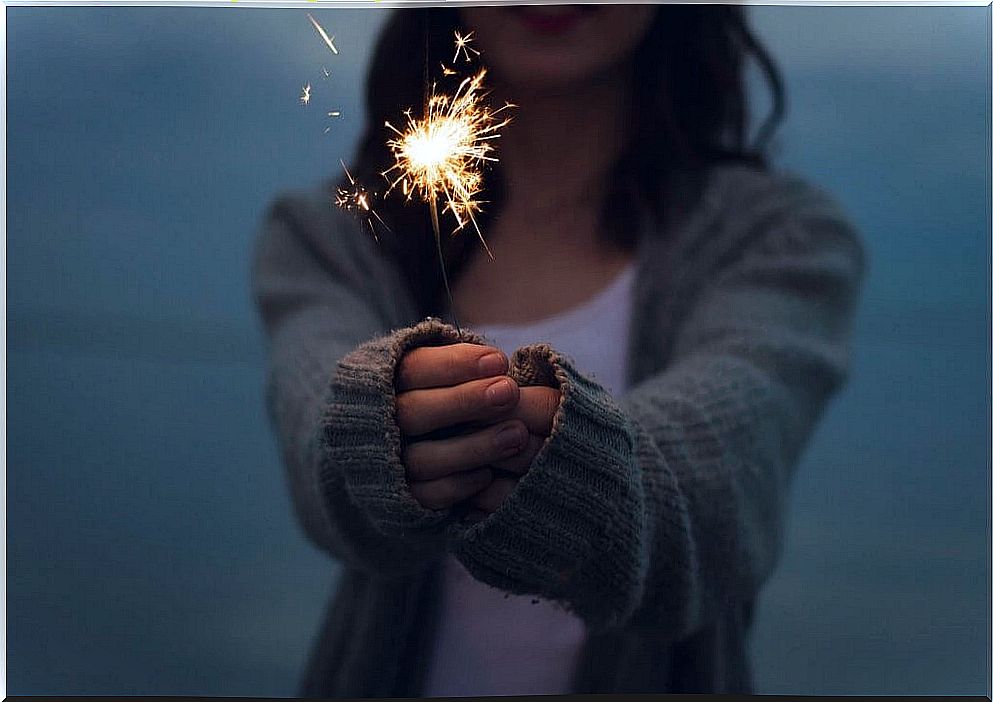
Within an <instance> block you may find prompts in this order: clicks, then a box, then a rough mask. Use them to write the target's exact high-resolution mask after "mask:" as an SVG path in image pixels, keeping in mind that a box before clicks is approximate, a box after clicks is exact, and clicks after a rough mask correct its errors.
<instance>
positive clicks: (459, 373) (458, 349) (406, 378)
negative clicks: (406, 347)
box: [396, 344, 508, 392]
mask: <svg viewBox="0 0 993 702" xmlns="http://www.w3.org/2000/svg"><path fill="white" fill-rule="evenodd" d="M507 368H508V364H507V357H506V356H505V355H504V354H503V352H502V351H500V350H499V349H496V348H493V347H492V346H483V345H481V344H449V345H447V346H422V347H419V348H416V349H412V350H410V351H408V352H407V353H406V354H404V356H403V358H402V359H401V360H400V364H399V366H398V367H397V377H396V385H397V392H405V391H407V390H420V389H424V388H438V387H448V386H452V385H459V384H461V383H466V382H468V381H470V380H476V379H478V378H488V377H492V376H496V375H504V374H505V373H506V372H507Z"/></svg>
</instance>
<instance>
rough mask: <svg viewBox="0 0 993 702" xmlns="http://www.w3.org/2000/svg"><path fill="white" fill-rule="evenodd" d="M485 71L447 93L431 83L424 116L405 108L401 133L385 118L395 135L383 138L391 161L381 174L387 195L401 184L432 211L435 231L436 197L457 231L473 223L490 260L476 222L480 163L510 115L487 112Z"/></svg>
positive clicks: (489, 158) (491, 158)
mask: <svg viewBox="0 0 993 702" xmlns="http://www.w3.org/2000/svg"><path fill="white" fill-rule="evenodd" d="M485 76H486V69H481V70H480V71H479V72H478V73H477V74H476V75H475V76H472V77H469V78H466V79H464V80H463V81H462V83H461V84H460V85H459V87H458V89H457V90H456V91H455V93H454V94H453V95H451V96H448V95H444V94H439V93H437V92H436V91H435V88H434V87H432V89H431V95H430V96H429V97H428V100H427V109H426V113H427V114H426V115H425V116H424V117H423V118H422V119H415V118H414V117H413V116H412V115H411V113H410V111H409V110H408V111H407V112H406V113H405V114H406V116H407V127H406V129H404V130H403V131H401V130H399V129H397V128H396V127H394V126H393V125H392V124H390V123H389V122H387V123H386V127H387V128H389V129H390V130H392V131H393V132H394V133H395V134H396V137H395V138H393V139H390V140H389V141H387V146H388V147H389V148H390V151H391V152H392V154H393V157H394V159H395V161H396V163H395V164H394V165H393V167H392V168H390V169H389V170H387V171H386V172H385V173H383V175H384V176H385V177H387V178H391V177H392V176H391V174H392V173H394V172H396V176H395V177H393V178H392V182H391V183H390V187H389V189H388V190H387V194H389V192H390V191H392V190H393V189H394V188H395V187H396V186H397V185H400V186H401V188H402V190H403V192H404V194H405V195H406V196H407V199H408V200H409V199H411V198H412V197H413V196H414V195H417V196H418V197H419V198H420V199H421V200H423V201H424V202H425V203H427V204H428V206H429V207H430V209H431V219H432V225H433V227H434V229H435V234H436V236H440V235H439V233H438V228H439V227H438V209H437V207H438V201H439V200H440V201H441V202H443V203H444V211H445V212H451V213H452V215H453V216H454V217H455V221H456V223H457V224H458V226H457V227H456V228H455V231H454V232H453V234H454V233H456V232H458V231H460V230H461V229H463V228H464V227H466V226H467V225H469V224H472V226H473V228H474V229H475V230H476V234H477V235H478V236H479V240H480V241H481V242H482V244H483V248H484V249H485V250H486V253H487V254H488V255H489V256H490V257H491V258H492V256H493V254H492V253H491V252H490V249H489V247H488V246H487V245H486V241H485V240H484V239H483V234H482V232H481V231H480V229H479V225H478V224H477V222H476V214H478V213H479V212H480V211H481V208H480V205H481V204H482V202H481V201H480V200H479V199H478V196H479V193H480V191H481V190H482V185H483V174H482V167H483V165H484V164H485V163H486V162H487V161H496V160H497V159H496V158H495V157H494V156H493V155H492V153H491V152H492V151H493V145H492V144H491V143H490V142H491V141H492V140H493V139H496V138H498V137H499V136H500V134H499V130H500V129H501V128H503V127H504V126H506V125H507V124H508V123H509V122H510V119H509V117H507V118H501V117H499V115H500V113H502V112H503V111H504V110H507V109H510V108H512V107H514V105H511V104H510V103H506V104H505V105H504V106H503V107H500V108H499V109H497V110H491V109H490V107H489V106H487V105H486V104H485V103H484V99H485V97H486V95H487V93H485V92H483V79H484V77H485Z"/></svg>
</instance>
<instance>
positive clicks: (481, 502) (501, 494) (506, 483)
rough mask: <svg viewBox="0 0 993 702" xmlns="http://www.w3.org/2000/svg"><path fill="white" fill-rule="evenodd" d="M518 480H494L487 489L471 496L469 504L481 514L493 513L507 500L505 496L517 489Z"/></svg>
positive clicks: (505, 478)
mask: <svg viewBox="0 0 993 702" xmlns="http://www.w3.org/2000/svg"><path fill="white" fill-rule="evenodd" d="M518 480H520V478H516V477H513V478H511V477H499V478H494V479H493V481H492V482H491V483H490V484H489V485H488V486H487V487H485V488H483V489H482V490H481V491H479V492H478V493H476V494H475V495H473V497H472V499H471V500H469V504H470V505H472V506H473V507H475V508H476V509H478V510H481V511H483V512H487V513H491V512H495V511H496V510H497V508H498V507H499V506H500V505H502V504H503V501H504V500H506V499H507V496H508V495H510V493H512V492H513V491H514V488H515V487H517V481H518Z"/></svg>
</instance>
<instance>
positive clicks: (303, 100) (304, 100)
mask: <svg viewBox="0 0 993 702" xmlns="http://www.w3.org/2000/svg"><path fill="white" fill-rule="evenodd" d="M300 104H301V105H309V104H310V83H307V85H305V86H303V93H301V94H300Z"/></svg>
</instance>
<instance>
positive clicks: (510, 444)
mask: <svg viewBox="0 0 993 702" xmlns="http://www.w3.org/2000/svg"><path fill="white" fill-rule="evenodd" d="M525 440H526V437H525V436H524V427H522V426H521V425H519V424H512V425H510V426H508V427H504V428H503V429H501V430H500V431H498V432H497V433H496V436H494V437H493V441H494V442H495V443H496V445H497V448H498V449H500V450H501V451H510V450H511V449H513V452H514V453H517V452H518V451H520V450H521V448H522V447H523V446H524V441H525Z"/></svg>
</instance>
